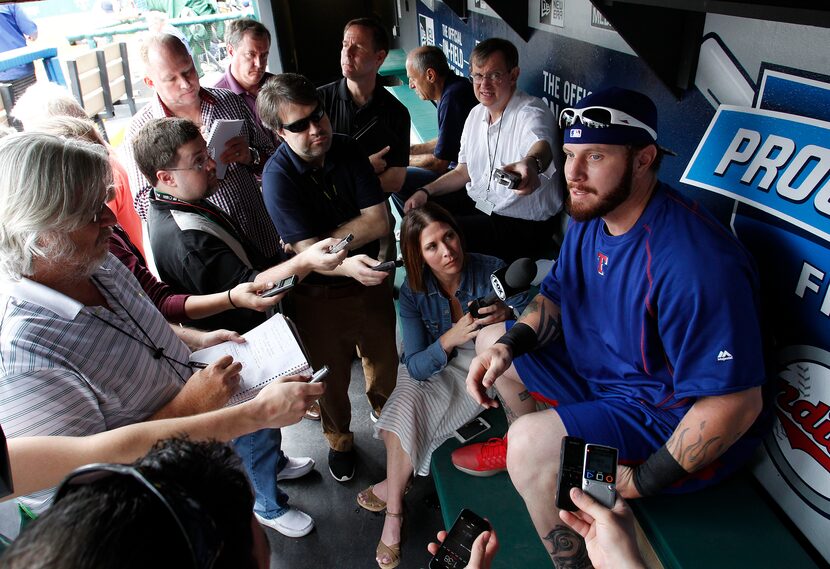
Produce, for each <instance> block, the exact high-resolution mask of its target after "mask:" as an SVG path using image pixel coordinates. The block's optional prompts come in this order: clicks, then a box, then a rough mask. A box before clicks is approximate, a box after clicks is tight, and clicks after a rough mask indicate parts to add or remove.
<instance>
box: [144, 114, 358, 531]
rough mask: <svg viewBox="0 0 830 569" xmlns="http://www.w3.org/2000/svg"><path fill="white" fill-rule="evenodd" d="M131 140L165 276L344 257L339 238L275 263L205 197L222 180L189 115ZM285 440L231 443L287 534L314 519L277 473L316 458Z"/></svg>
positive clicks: (273, 270)
mask: <svg viewBox="0 0 830 569" xmlns="http://www.w3.org/2000/svg"><path fill="white" fill-rule="evenodd" d="M133 146H134V148H133V151H134V152H133V154H134V156H135V160H136V163H137V164H138V167H139V168H140V169H141V172H142V173H143V174H144V176H145V177H146V178H147V180H148V181H149V182H150V184H151V185H152V186H153V190H152V191H151V192H150V196H149V197H150V210H149V212H148V215H147V222H148V226H149V234H150V244H151V246H152V248H153V254H154V257H155V261H156V267H157V268H158V270H159V274H160V276H161V278H162V280H164V281H165V282H167V283H168V284H170V285H171V286H173V287H175V288H177V289H178V290H180V291H182V292H187V293H190V294H211V293H216V292H219V291H224V290H227V289H229V287H233V286H236V285H238V284H240V283H243V282H250V281H256V282H269V281H270V282H278V281H280V280H281V279H284V278H287V277H289V276H291V275H296V276H297V277H298V278H300V279H302V278H304V277H305V276H306V275H308V274H309V273H310V272H311V271H313V270H326V269H332V268H334V267H336V266H337V265H338V264H339V263H340V262H341V261H342V260H343V258H344V257H345V253H340V254H331V253H329V252H328V248H329V247H330V246H331V245H333V244H334V243H336V240H334V239H331V240H329V241H325V240H323V241H321V242H320V243H317V244H315V245H314V246H312V247H309V248H307V249H306V250H304V251H303V252H302V253H300V254H299V255H296V256H294V257H293V258H291V259H289V260H287V261H285V262H284V263H282V264H277V263H278V262H279V258H278V257H275V258H265V257H263V256H262V255H261V254H260V253H259V252H258V251H257V249H256V248H255V247H253V246H252V245H251V244H250V242H249V241H248V240H247V239H246V238H245V237H244V235H243V234H242V231H241V230H240V229H239V227H238V226H237V225H236V223H234V221H233V220H232V219H230V218H229V217H228V216H227V215H226V214H225V213H224V212H223V211H222V210H220V209H219V208H217V207H216V206H214V205H213V204H212V203H210V202H209V201H207V198H208V197H210V195H211V194H212V193H213V192H215V191H216V187H217V180H216V163H215V162H214V160H213V159H212V158H211V157H210V156H209V155H208V151H207V146H206V145H205V141H204V139H203V138H202V135H201V133H200V132H199V129H198V127H197V126H196V125H195V124H194V123H192V122H191V121H189V120H187V119H177V118H163V119H153V120H151V121H150V122H148V123H147V124H146V125H144V127H142V129H141V130H140V131H139V132H138V134H137V135H136V137H135V140H134V141H133ZM283 294H285V293H283ZM228 299H229V300H231V297H230V294H229V295H228ZM231 301H232V300H231ZM265 319H266V315H264V314H262V313H260V312H254V311H252V310H246V309H241V308H240V309H236V310H229V311H226V312H224V313H221V314H218V315H215V316H211V317H208V318H205V319H203V320H201V321H200V325H204V326H206V327H208V328H213V327H220V328H228V329H230V330H235V331H237V332H240V333H244V332H247V331H249V330H250V329H252V328H254V327H255V326H257V325H258V324H261V323H262V322H264V321H265ZM281 443H282V435H281V434H280V431H279V430H278V429H263V430H260V431H257V432H255V433H252V434H249V435H245V436H243V437H240V438H238V439H237V440H236V441H235V442H234V446H235V447H236V449H237V450H238V452H239V453H240V456H242V458H243V463H244V464H245V468H246V470H247V471H248V474H249V476H250V478H251V481H252V483H253V486H254V490H255V491H256V498H257V499H256V505H255V508H254V512H255V513H256V515H257V519H259V520H260V522H261V523H262V524H263V525H267V526H268V527H271V528H273V529H275V530H277V531H278V532H280V533H282V534H283V535H286V536H288V537H302V536H304V535H307V534H308V533H309V532H311V530H312V529H313V528H314V521H313V520H312V518H311V517H310V516H309V515H308V514H306V513H305V512H302V511H300V510H299V509H297V508H295V507H293V506H290V505H289V504H288V496H287V495H286V494H285V492H283V491H282V490H281V489H280V488H279V486H278V484H277V481H278V480H281V479H289V478H299V477H301V476H304V475H306V474H308V473H309V472H311V470H312V469H313V468H314V460H312V459H311V458H308V457H299V458H298V457H294V458H288V457H286V456H285V455H284V454H283V453H282V451H281V450H280V447H281Z"/></svg>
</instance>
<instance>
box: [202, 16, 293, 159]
mask: <svg viewBox="0 0 830 569" xmlns="http://www.w3.org/2000/svg"><path fill="white" fill-rule="evenodd" d="M225 45H226V46H227V48H228V55H230V57H231V62H230V65H228V68H227V70H226V71H225V74H224V75H222V77H221V78H220V79H219V80H218V81H217V82H216V84H215V85H214V87H216V88H218V89H228V90H230V91H233V92H234V93H236V94H237V95H239V97H240V98H241V99H242V101H244V103H245V106H247V107H248V109H250V111H251V113H253V115H254V118H256V121H257V124H258V125H259V126H260V127H262V120H261V119H260V118H259V113H257V110H256V96H257V93H259V89H260V87H262V85H263V83H265V82H266V81H268V80H269V79H270V78H271V77H273V76H274V74H273V73H269V72H267V71H265V68H266V67H267V66H268V53H269V52H270V50H271V32H269V31H268V28H266V27H265V26H263V25H262V24H261V23H260V22H257V21H256V20H252V19H250V18H240V19H239V20H231V21H230V22H228V23H227V24H225ZM263 131H264V132H265V133H266V134H267V135H269V136H270V137H271V142H272V143H273V144H274V147H275V148H276V146H277V144H278V141H277V139H276V137H274V135H273V133H271V131H269V130H267V129H265V128H264V127H263ZM263 158H265V157H263Z"/></svg>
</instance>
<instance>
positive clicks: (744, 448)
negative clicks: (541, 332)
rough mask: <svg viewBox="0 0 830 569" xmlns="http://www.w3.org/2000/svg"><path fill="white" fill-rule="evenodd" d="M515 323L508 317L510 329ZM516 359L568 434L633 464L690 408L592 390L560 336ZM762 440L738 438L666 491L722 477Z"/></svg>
mask: <svg viewBox="0 0 830 569" xmlns="http://www.w3.org/2000/svg"><path fill="white" fill-rule="evenodd" d="M513 324H514V322H512V321H510V322H507V323H506V325H507V329H508V330H509V329H510V327H512V325H513ZM513 365H514V366H515V368H516V371H517V372H518V374H519V377H520V378H521V380H522V383H524V385H525V387H527V389H528V391H529V392H530V393H531V395H532V396H533V397H534V399H536V400H538V401H542V402H545V403H547V404H549V405H552V406H553V407H554V409H555V410H556V413H558V414H559V416H560V417H561V418H562V422H563V423H564V425H565V429H566V430H567V432H568V434H569V435H571V436H575V437H580V438H582V439H584V440H585V441H586V442H589V443H594V444H601V445H606V446H611V447H615V448H616V449H618V450H619V458H620V463H621V464H627V465H632V466H633V465H637V464H639V463H641V462H643V461H644V460H646V459H647V458H648V457H649V456H651V455H652V454H653V453H654V452H655V451H656V450H657V449H659V448H660V447H661V446H663V445H664V444H665V443H666V441H667V440H668V439H669V437H670V436H671V435H672V433H673V432H674V429H675V428H676V427H677V424H678V423H679V422H680V420H681V419H682V418H683V415H685V414H686V412H687V411H688V408H681V409H657V408H655V407H651V406H646V405H643V404H642V403H640V402H639V401H636V400H634V399H631V398H628V397H621V396H615V395H610V396H609V395H598V394H595V393H593V392H592V391H591V388H590V385H589V384H588V382H587V381H586V380H585V379H584V378H583V377H581V376H579V374H577V373H576V371H575V370H574V369H573V366H572V364H571V359H570V356H569V355H568V353H567V349H566V348H565V345H564V343H563V342H561V341H560V342H553V343H551V344H548V345H547V346H545V347H544V348H542V349H539V350H535V351H533V352H530V353H527V354H525V355H523V356H520V357H518V358H516V359H515V360H513ZM544 412H549V411H543V413H544ZM759 443H760V440H758V439H746V438H744V439H741V440H739V441H738V442H737V443H735V444H734V445H733V446H732V447H730V448H729V450H728V451H727V452H726V453H724V454H723V455H722V456H721V457H720V458H718V459H717V460H715V461H714V462H713V463H712V464H711V465H710V467H707V468H704V469H703V470H701V471H700V472H697V473H695V474H694V475H693V476H690V477H689V478H687V479H686V480H685V481H684V482H683V483H682V484H679V485H676V486H675V487H672V488H670V489H668V490H667V492H689V491H692V490H696V489H699V488H703V487H705V486H708V485H711V484H713V483H714V482H717V481H719V480H722V479H723V478H725V477H727V476H729V475H731V474H732V473H733V472H734V471H735V470H737V468H739V467H740V466H741V465H742V464H743V463H744V462H745V461H746V460H747V459H748V458H749V457H750V456H751V455H752V453H753V452H754V450H755V448H756V447H757V446H758V444H759Z"/></svg>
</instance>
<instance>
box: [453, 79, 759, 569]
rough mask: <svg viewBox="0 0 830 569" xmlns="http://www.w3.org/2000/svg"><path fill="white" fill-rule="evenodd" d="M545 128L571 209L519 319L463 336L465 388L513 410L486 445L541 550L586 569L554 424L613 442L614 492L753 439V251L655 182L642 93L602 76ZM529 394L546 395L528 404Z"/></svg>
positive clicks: (691, 475) (703, 477)
mask: <svg viewBox="0 0 830 569" xmlns="http://www.w3.org/2000/svg"><path fill="white" fill-rule="evenodd" d="M560 127H561V128H562V129H563V131H564V146H563V150H564V153H565V177H566V180H567V183H568V194H567V198H566V206H567V208H568V212H569V213H570V215H571V217H572V218H573V222H572V223H571V224H570V226H569V228H568V231H567V233H566V236H565V241H564V243H563V246H562V252H561V254H560V257H559V259H558V261H557V263H556V265H555V266H554V269H553V271H552V272H551V273H550V274H549V275H548V276H547V277H546V278H545V280H544V282H543V283H542V287H541V294H539V295H538V296H537V297H536V298H535V299H534V301H533V302H531V304H530V305H529V306H528V308H527V309H526V310H525V311H524V313H523V314H522V316H521V318H520V319H519V321H518V322H517V323H516V324H515V325H513V326H512V327H510V329H509V331H508V332H507V333H504V328H496V327H495V326H494V327H491V328H488V329H487V330H484V331H482V333H481V334H480V335H479V337H478V340H479V341H478V345H477V351H478V352H479V356H478V357H477V358H476V359H475V360H474V361H473V363H472V365H471V367H470V373H469V375H468V377H467V387H468V390H469V391H470V393H471V394H472V395H473V396H474V397H475V398H476V399H477V400H478V401H479V402H480V403H481V404H482V405H485V406H494V405H495V403H494V401H493V400H491V399H490V398H489V397H488V396H487V394H486V392H485V391H484V388H485V387H489V386H491V385H493V383H495V384H496V386H497V388H498V389H499V391H500V392H501V394H502V396H503V400H504V402H505V407H509V408H510V410H509V412H508V415H513V416H515V415H522V416H521V417H519V418H518V419H517V420H516V422H515V423H513V424H512V426H511V428H510V431H509V433H508V434H509V440H510V444H509V445H506V444H502V445H501V446H502V448H504V447H505V446H506V447H507V448H506V465H507V469H508V471H509V472H510V476H511V480H512V481H513V483H514V485H515V486H516V489H517V490H518V491H519V493H520V494H521V495H522V498H523V499H524V500H525V503H526V504H527V505H528V510H529V512H530V515H531V518H532V519H533V523H534V526H535V527H536V531H537V532H538V534H539V537H540V538H541V539H542V542H543V544H544V545H545V546H546V548H547V550H548V552H549V553H550V555H551V558H552V560H553V562H554V563H555V564H556V565H557V566H564V565H567V566H569V567H583V566H585V567H587V566H589V561H588V559H587V555H585V545H584V542H582V540H581V538H580V537H579V535H578V534H577V533H575V532H574V531H573V530H571V529H570V528H569V527H567V526H566V525H564V524H563V523H562V522H561V521H560V519H559V512H558V510H557V508H556V505H555V499H554V496H555V495H556V480H557V478H558V473H559V472H558V471H559V460H560V457H559V453H560V445H561V439H562V437H563V436H565V435H572V436H576V437H579V438H582V439H584V440H585V441H586V442H588V443H595V444H601V445H607V446H612V447H616V448H617V449H619V458H620V463H621V465H620V466H619V468H618V472H617V478H616V480H614V482H615V483H616V488H617V491H618V492H619V493H620V494H621V495H622V496H623V497H625V498H637V497H640V496H650V495H654V494H657V493H661V492H664V491H668V492H672V491H688V490H692V489H696V488H700V487H702V486H704V485H707V484H711V483H713V482H715V481H718V480H721V479H723V478H724V477H726V476H728V475H730V474H731V473H733V472H734V471H735V470H736V469H737V468H738V467H739V466H740V465H741V464H743V462H744V461H745V460H746V459H747V458H749V456H750V454H751V453H752V452H753V451H754V450H755V448H756V447H757V444H758V443H759V442H760V437H761V435H762V434H763V427H764V426H765V423H766V421H764V420H758V419H759V417H760V416H763V417H764V418H766V414H762V407H763V405H762V396H761V385H762V384H763V383H764V380H765V370H764V364H763V356H762V341H761V332H760V326H759V317H758V304H759V297H758V295H759V291H758V280H757V272H756V269H755V264H754V262H753V260H752V259H751V258H750V256H749V254H748V253H747V251H746V250H745V249H744V248H743V247H742V246H741V245H740V243H739V242H738V241H737V239H736V238H735V237H734V236H733V235H732V234H731V233H730V232H729V231H728V230H727V229H725V228H724V227H723V226H722V225H721V224H720V223H718V222H717V220H715V219H714V218H713V217H712V216H711V215H710V214H708V213H707V212H706V211H704V210H703V209H702V208H701V207H700V206H698V205H697V204H696V203H694V202H691V201H689V200H687V199H686V198H684V197H683V196H681V195H680V194H679V193H678V192H676V191H675V190H673V189H671V188H669V187H668V186H667V185H665V184H662V183H661V182H659V181H658V180H657V167H658V165H659V162H660V159H661V157H662V154H663V152H664V151H663V150H662V149H661V148H659V147H658V146H657V110H656V108H655V106H654V103H653V102H652V101H651V100H650V99H649V98H648V97H646V96H645V95H643V94H641V93H637V92H634V91H629V90H625V89H616V88H615V89H607V90H604V91H600V92H598V93H594V94H592V95H590V96H588V97H586V98H584V99H583V100H582V101H580V103H579V105H578V106H577V108H571V109H565V110H563V111H562V114H561V115H560ZM494 342H495V343H494ZM505 395H506V396H505ZM537 401H542V402H544V403H547V404H548V405H549V406H551V407H552V409H547V410H545V411H541V412H538V413H534V412H533V411H535V408H536V406H535V403H536V402H537ZM492 446H493V445H491V447H492ZM480 450H483V449H481V448H475V447H472V448H471V447H467V448H465V449H461V450H460V451H457V454H456V455H455V456H454V457H453V461H454V463H455V464H456V466H458V467H459V468H461V469H464V470H466V471H468V472H471V473H475V474H479V475H481V474H487V471H488V469H490V468H492V467H493V465H492V464H489V465H488V464H483V462H488V461H482V460H480V457H481V456H482V455H484V454H486V455H487V456H488V457H489V456H490V455H491V452H490V451H492V450H493V449H492V448H488V451H487V452H486V453H480V452H478V451H480ZM502 457H503V458H502V463H501V465H496V466H500V467H501V468H504V464H505V462H504V457H505V453H504V452H502ZM490 462H491V461H490Z"/></svg>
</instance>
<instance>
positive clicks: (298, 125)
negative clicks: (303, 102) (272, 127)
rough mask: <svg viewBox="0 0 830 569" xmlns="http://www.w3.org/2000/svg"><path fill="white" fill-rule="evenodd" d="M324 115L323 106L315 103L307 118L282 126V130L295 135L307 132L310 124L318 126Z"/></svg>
mask: <svg viewBox="0 0 830 569" xmlns="http://www.w3.org/2000/svg"><path fill="white" fill-rule="evenodd" d="M325 114H326V111H325V109H323V105H322V104H320V103H317V107H316V108H315V109H314V110H313V111H311V114H310V115H308V116H307V117H305V118H303V119H300V120H296V121H294V122H292V123H289V124H284V125H282V128H284V129H285V130H287V131H288V132H293V133H295V134H297V133H300V132H305V131H307V130H308V126H309V125H310V124H311V123H314V124H318V123H319V122H320V121H321V120H323V116H324V115H325Z"/></svg>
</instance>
